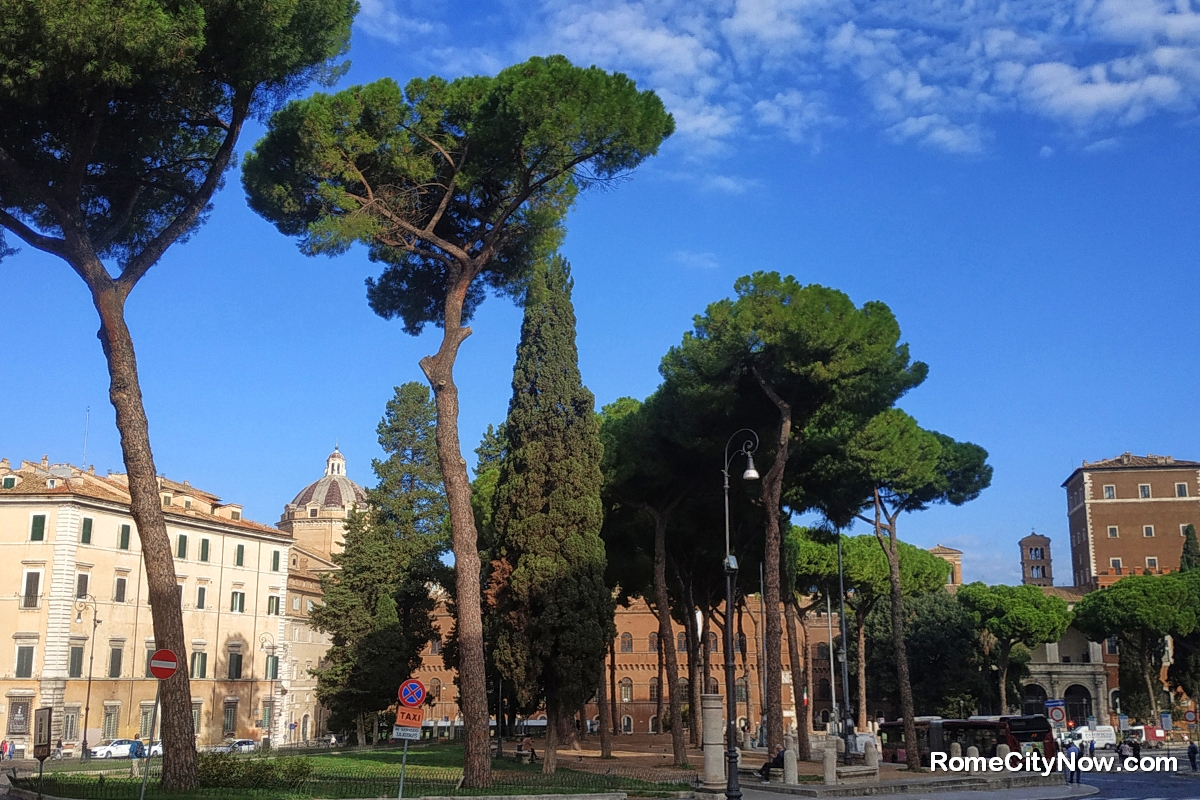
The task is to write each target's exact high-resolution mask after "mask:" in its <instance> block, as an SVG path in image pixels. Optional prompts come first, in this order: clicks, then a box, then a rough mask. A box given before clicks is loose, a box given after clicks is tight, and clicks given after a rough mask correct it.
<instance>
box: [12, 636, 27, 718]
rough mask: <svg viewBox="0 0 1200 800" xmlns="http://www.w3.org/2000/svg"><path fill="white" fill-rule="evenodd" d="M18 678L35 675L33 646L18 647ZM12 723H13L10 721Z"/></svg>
mask: <svg viewBox="0 0 1200 800" xmlns="http://www.w3.org/2000/svg"><path fill="white" fill-rule="evenodd" d="M16 677H18V678H32V677H33V648H32V647H18V648H17V674H16ZM10 724H11V723H10Z"/></svg>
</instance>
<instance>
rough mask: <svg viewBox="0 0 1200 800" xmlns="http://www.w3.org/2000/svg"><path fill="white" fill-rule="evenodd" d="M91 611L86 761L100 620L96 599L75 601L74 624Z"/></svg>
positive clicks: (88, 597)
mask: <svg viewBox="0 0 1200 800" xmlns="http://www.w3.org/2000/svg"><path fill="white" fill-rule="evenodd" d="M89 608H90V609H91V610H92V652H91V655H89V656H88V679H87V696H86V697H85V698H84V701H83V753H82V757H83V759H84V760H85V761H86V760H87V759H89V758H91V757H92V751H91V750H90V749H89V748H88V738H87V737H88V722H89V721H90V715H91V711H92V665H93V664H94V663H95V662H96V626H97V625H99V624H100V620H99V619H97V617H96V598H95V597H93V596H92V595H90V594H85V595H84V596H83V597H78V598H76V599H75V622H77V623H81V622H83V612H84V611H85V610H86V609H89Z"/></svg>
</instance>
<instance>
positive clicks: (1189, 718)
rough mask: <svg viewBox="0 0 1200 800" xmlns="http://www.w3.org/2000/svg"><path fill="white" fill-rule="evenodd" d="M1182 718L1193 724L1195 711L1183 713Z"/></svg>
mask: <svg viewBox="0 0 1200 800" xmlns="http://www.w3.org/2000/svg"><path fill="white" fill-rule="evenodd" d="M1183 718H1184V720H1186V721H1187V722H1195V721H1196V712H1195V711H1185V712H1183Z"/></svg>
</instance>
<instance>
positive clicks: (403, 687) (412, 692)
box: [398, 678, 425, 708]
mask: <svg viewBox="0 0 1200 800" xmlns="http://www.w3.org/2000/svg"><path fill="white" fill-rule="evenodd" d="M398 695H399V697H400V702H401V703H402V704H403V705H406V706H408V707H409V708H416V707H418V706H419V705H421V703H423V702H425V686H424V684H422V683H421V682H420V681H419V680H416V679H415V678H409V679H408V680H406V681H405V682H404V683H402V684H400V691H399V693H398Z"/></svg>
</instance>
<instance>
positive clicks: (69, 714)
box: [62, 708, 79, 742]
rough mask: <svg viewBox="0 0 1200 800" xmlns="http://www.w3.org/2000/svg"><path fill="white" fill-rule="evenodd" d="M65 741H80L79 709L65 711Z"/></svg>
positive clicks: (63, 733)
mask: <svg viewBox="0 0 1200 800" xmlns="http://www.w3.org/2000/svg"><path fill="white" fill-rule="evenodd" d="M62 738H63V741H67V742H74V741H77V740H78V739H79V709H77V708H68V709H66V710H65V711H63V732H62Z"/></svg>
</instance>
